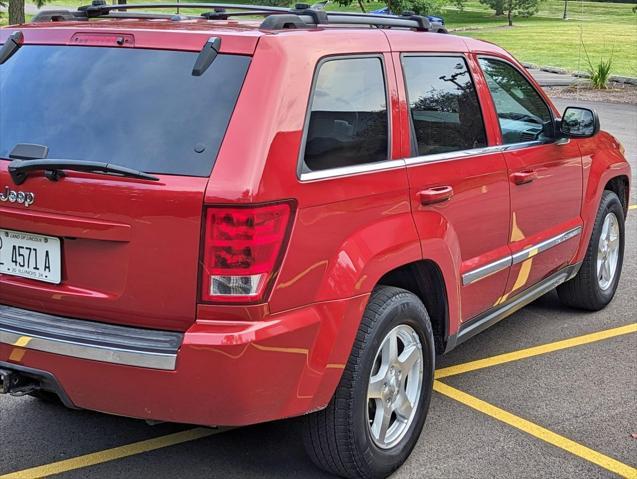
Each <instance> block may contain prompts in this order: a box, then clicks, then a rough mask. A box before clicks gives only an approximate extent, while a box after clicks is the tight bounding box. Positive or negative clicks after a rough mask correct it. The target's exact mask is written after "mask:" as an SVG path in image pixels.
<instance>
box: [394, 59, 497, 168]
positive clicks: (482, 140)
mask: <svg viewBox="0 0 637 479" xmlns="http://www.w3.org/2000/svg"><path fill="white" fill-rule="evenodd" d="M402 63H403V70H404V72H405V79H406V83H407V96H408V97H409V108H410V111H411V119H412V122H413V126H414V133H415V137H416V141H417V143H418V154H419V155H431V154H435V153H446V152H449V151H458V150H466V149H471V148H480V147H484V146H486V143H487V142H486V136H485V132H484V123H483V121H482V112H481V111H480V105H479V104H478V97H477V95H476V91H475V87H474V85H473V81H472V80H471V75H470V74H469V71H468V70H467V64H466V63H465V61H464V59H463V58H456V57H453V58H452V57H412V56H405V57H403V61H402Z"/></svg>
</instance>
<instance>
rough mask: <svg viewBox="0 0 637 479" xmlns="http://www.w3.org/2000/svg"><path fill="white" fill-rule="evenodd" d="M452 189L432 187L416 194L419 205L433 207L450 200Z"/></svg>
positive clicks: (449, 187) (448, 187)
mask: <svg viewBox="0 0 637 479" xmlns="http://www.w3.org/2000/svg"><path fill="white" fill-rule="evenodd" d="M452 196H453V188H452V187H451V186H434V187H432V188H427V189H426V190H422V191H419V192H418V199H419V200H420V204H421V205H433V204H435V203H442V202H443V201H447V200H449V199H451V197H452Z"/></svg>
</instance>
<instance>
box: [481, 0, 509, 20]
mask: <svg viewBox="0 0 637 479" xmlns="http://www.w3.org/2000/svg"><path fill="white" fill-rule="evenodd" d="M504 2H505V0H480V3H481V4H482V5H486V6H487V7H489V8H490V9H492V10H495V14H496V15H497V16H500V15H504Z"/></svg>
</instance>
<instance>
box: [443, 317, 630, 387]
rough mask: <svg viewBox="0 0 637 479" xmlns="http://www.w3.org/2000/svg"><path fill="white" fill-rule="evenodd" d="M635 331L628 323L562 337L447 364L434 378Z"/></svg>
mask: <svg viewBox="0 0 637 479" xmlns="http://www.w3.org/2000/svg"><path fill="white" fill-rule="evenodd" d="M635 332H637V323H634V324H628V325H626V326H620V327H618V328H613V329H607V330H604V331H599V332H597V333H591V334H585V335H583V336H577V337H575V338H570V339H564V340H562V341H556V342H553V343H548V344H542V345H540V346H535V347H532V348H528V349H521V350H519V351H514V352H512V353H506V354H500V355H498V356H492V357H490V358H485V359H479V360H477V361H470V362H468V363H463V364H458V365H456V366H449V367H448V368H442V369H438V370H437V371H436V379H442V378H446V377H449V376H455V375H456V374H462V373H467V372H469V371H475V370H477V369H483V368H489V367H491V366H497V365H498V364H504V363H509V362H511V361H518V360H520V359H525V358H530V357H532V356H538V355H540V354H546V353H550V352H553V351H559V350H560V349H567V348H572V347H575V346H581V345H583V344H589V343H594V342H596V341H601V340H603V339H609V338H614V337H615V336H621V335H623V334H629V333H635Z"/></svg>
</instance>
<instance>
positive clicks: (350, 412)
mask: <svg viewBox="0 0 637 479" xmlns="http://www.w3.org/2000/svg"><path fill="white" fill-rule="evenodd" d="M434 361H435V351H434V339H433V332H432V329H431V323H430V321H429V315H428V314H427V310H426V309H425V306H424V305H423V304H422V302H421V301H420V299H419V298H418V297H417V296H415V295H414V294H412V293H410V292H409V291H405V290H403V289H399V288H394V287H388V286H380V287H378V288H376V289H375V290H374V292H373V293H372V295H371V297H370V300H369V303H368V305H367V309H366V310H365V313H364V315H363V319H362V321H361V325H360V328H359V330H358V334H357V336H356V340H355V342H354V346H353V348H352V353H351V355H350V358H349V361H348V363H347V365H346V367H345V370H344V372H343V376H342V378H341V381H340V384H339V385H338V388H337V389H336V393H335V394H334V397H333V398H332V400H331V401H330V403H329V405H328V406H327V408H326V409H324V410H322V411H319V412H316V413H313V414H310V415H308V416H306V417H305V418H304V419H305V423H304V444H305V448H306V450H307V453H308V455H309V456H310V458H311V459H312V461H313V462H314V463H315V464H316V465H317V466H318V467H320V468H321V469H324V470H326V471H328V472H331V473H333V474H337V475H339V476H342V477H347V478H381V477H387V476H388V475H390V474H391V473H392V472H394V471H395V470H396V469H398V468H399V467H400V466H401V465H402V464H403V462H405V460H406V459H407V457H408V456H409V454H410V453H411V451H412V449H413V448H414V446H415V445H416V442H417V441H418V438H419V436H420V433H421V431H422V427H423V425H424V423H425V418H426V416H427V411H428V409H429V402H430V400H431V395H432V386H433V375H434ZM386 418H388V419H386Z"/></svg>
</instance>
